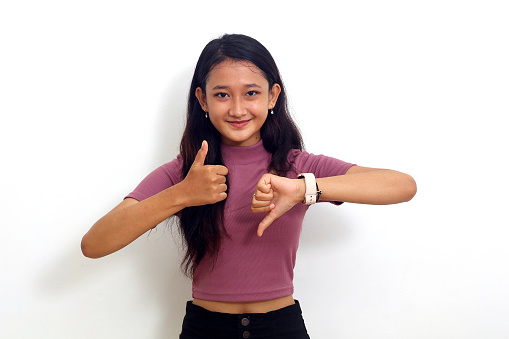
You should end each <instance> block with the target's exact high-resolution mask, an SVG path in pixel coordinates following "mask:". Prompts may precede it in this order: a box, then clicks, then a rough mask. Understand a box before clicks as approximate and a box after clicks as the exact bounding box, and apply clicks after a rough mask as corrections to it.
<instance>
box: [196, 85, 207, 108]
mask: <svg viewBox="0 0 509 339" xmlns="http://www.w3.org/2000/svg"><path fill="white" fill-rule="evenodd" d="M194 95H195V96H196V98H197V99H198V101H199V102H200V106H201V109H202V110H204V111H205V112H208V111H209V107H208V106H207V98H206V96H205V92H204V91H202V89H201V87H196V91H194Z"/></svg>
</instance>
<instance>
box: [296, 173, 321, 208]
mask: <svg viewBox="0 0 509 339" xmlns="http://www.w3.org/2000/svg"><path fill="white" fill-rule="evenodd" d="M298 178H299V179H302V178H304V182H305V185H306V193H305V195H304V201H303V202H302V203H303V204H305V205H312V204H314V203H316V202H317V201H318V197H319V194H320V193H322V192H320V191H319V190H318V185H317V184H316V179H315V175H314V174H313V173H301V174H299V175H298Z"/></svg>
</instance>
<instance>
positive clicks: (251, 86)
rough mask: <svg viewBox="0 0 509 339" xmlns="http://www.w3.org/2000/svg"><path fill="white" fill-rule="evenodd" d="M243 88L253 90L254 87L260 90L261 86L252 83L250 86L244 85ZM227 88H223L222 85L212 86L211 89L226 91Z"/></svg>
mask: <svg viewBox="0 0 509 339" xmlns="http://www.w3.org/2000/svg"><path fill="white" fill-rule="evenodd" d="M244 87H246V88H253V87H256V88H262V86H260V85H258V84H255V83H252V84H246V85H244ZM228 88H229V87H228V86H223V85H217V86H214V88H212V90H217V89H228Z"/></svg>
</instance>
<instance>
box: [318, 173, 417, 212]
mask: <svg viewBox="0 0 509 339" xmlns="http://www.w3.org/2000/svg"><path fill="white" fill-rule="evenodd" d="M316 182H317V184H318V187H319V188H320V190H321V191H322V195H321V196H320V200H325V201H342V202H352V203H359V204H372V205H386V204H397V203H400V202H405V201H409V200H410V199H412V198H413V196H414V195H415V193H416V190H417V188H416V184H415V181H414V179H413V178H412V177H411V176H410V175H408V174H405V173H401V172H397V171H393V170H371V171H366V172H359V173H353V174H346V175H341V176H336V177H328V178H317V179H316Z"/></svg>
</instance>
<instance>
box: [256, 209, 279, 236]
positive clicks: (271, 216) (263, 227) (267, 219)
mask: <svg viewBox="0 0 509 339" xmlns="http://www.w3.org/2000/svg"><path fill="white" fill-rule="evenodd" d="M277 218H278V216H277V215H276V213H275V212H274V211H270V212H269V214H267V215H266V216H265V218H263V220H262V221H261V222H260V224H258V231H257V232H256V233H257V234H258V236H259V237H261V236H262V235H263V232H264V231H265V230H266V229H267V227H269V226H270V224H272V223H273V222H274V220H276V219H277Z"/></svg>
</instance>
